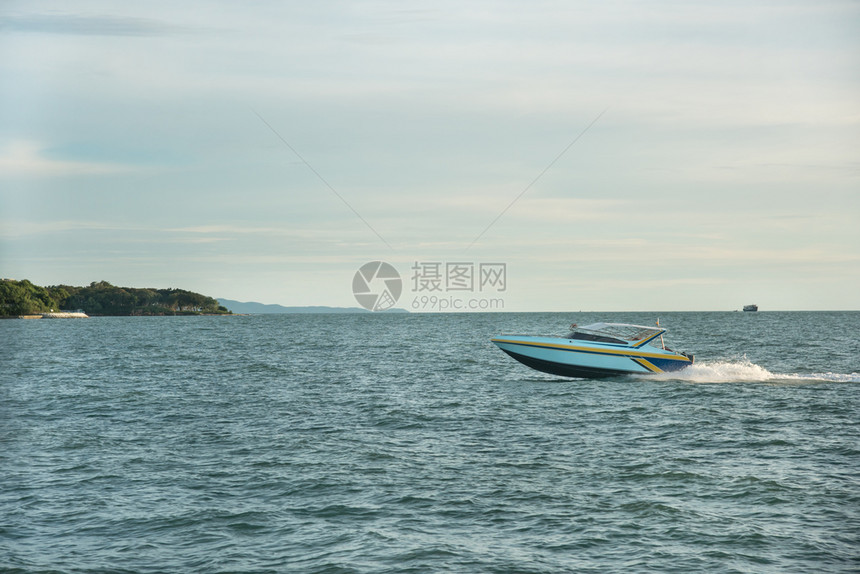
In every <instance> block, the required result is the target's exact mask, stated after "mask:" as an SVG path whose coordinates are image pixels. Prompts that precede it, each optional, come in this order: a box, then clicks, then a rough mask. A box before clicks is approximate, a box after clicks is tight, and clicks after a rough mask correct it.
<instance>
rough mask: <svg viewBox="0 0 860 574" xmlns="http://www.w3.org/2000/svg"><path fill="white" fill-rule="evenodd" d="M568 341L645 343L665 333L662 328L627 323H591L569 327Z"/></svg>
mask: <svg viewBox="0 0 860 574" xmlns="http://www.w3.org/2000/svg"><path fill="white" fill-rule="evenodd" d="M571 328H572V329H573V331H572V332H571V334H570V335H569V337H568V338H570V339H588V340H593V341H603V342H607V343H614V342H619V343H628V342H636V341H647V340H650V339H654V338H655V337H656V336H657V335H660V334H662V333H665V332H666V329H664V328H662V327H646V326H644V325H631V324H629V323H592V324H590V325H583V326H581V327H579V326H576V325H571Z"/></svg>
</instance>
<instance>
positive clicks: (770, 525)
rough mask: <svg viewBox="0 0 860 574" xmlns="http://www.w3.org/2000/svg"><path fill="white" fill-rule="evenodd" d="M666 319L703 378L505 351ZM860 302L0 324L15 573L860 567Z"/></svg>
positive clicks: (0, 397)
mask: <svg viewBox="0 0 860 574" xmlns="http://www.w3.org/2000/svg"><path fill="white" fill-rule="evenodd" d="M658 317H659V319H660V321H661V325H663V326H664V327H667V328H669V333H668V334H667V341H666V342H667V344H670V345H671V346H673V347H674V348H677V349H681V350H687V351H691V352H694V353H696V359H697V362H696V364H695V365H694V366H693V367H691V368H690V369H687V370H685V371H682V372H679V373H673V374H671V375H667V376H663V375H659V376H652V377H646V376H642V377H623V378H615V379H606V380H580V379H564V378H559V377H554V376H550V375H544V374H541V373H538V372H536V371H532V370H530V369H528V368H527V367H525V366H523V365H521V364H519V363H517V362H515V361H513V360H512V359H510V358H509V357H507V356H506V355H505V354H503V353H502V352H501V351H499V350H498V349H496V348H495V347H494V346H493V345H492V344H491V343H490V338H491V337H492V336H494V335H497V334H499V333H502V332H509V333H510V332H516V333H533V334H547V333H549V334H552V333H558V334H562V333H564V332H566V330H567V326H568V325H569V324H570V323H572V322H577V323H579V324H585V323H588V322H593V321H604V320H605V321H616V322H631V323H640V324H654V322H655V321H656V320H657V318H658ZM858 334H860V313H857V312H833V313H824V312H811V313H780V312H759V313H663V314H655V313H603V314H589V313H529V314H525V313H524V314H517V313H499V314H447V315H437V314H426V315H415V314H411V315H390V314H356V315H260V316H235V317H153V318H144V317H137V318H133V317H127V318H91V319H83V320H53V321H51V320H41V321H19V320H9V321H0V571H2V572H7V573H8V572H27V573H29V572H311V573H323V572H326V573H329V572H330V573H363V572H392V573H395V572H396V573H401V572H416V573H417V572H421V573H424V572H468V573H471V572H476V573H483V572H489V573H492V572H499V573H501V572H523V573H529V572H535V573H537V572H546V573H556V572H661V573H664V572H684V573H688V572H756V573H767V572H774V573H776V572H779V573H787V572H797V573H804V574H806V573H810V572H857V571H858V570H860V384H858V383H860V373H858V371H860V338H859V337H860V335H858Z"/></svg>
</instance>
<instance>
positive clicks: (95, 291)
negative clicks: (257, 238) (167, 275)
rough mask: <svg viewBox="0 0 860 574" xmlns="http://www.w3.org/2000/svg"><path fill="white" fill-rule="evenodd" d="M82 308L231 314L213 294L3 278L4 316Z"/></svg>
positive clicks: (0, 288) (120, 312)
mask: <svg viewBox="0 0 860 574" xmlns="http://www.w3.org/2000/svg"><path fill="white" fill-rule="evenodd" d="M52 309H53V310H55V311H57V310H59V309H82V310H83V311H84V312H86V313H87V314H88V315H118V316H126V315H200V314H207V315H209V314H230V311H228V310H227V309H226V308H224V307H222V306H221V305H219V304H218V301H216V300H215V299H213V298H212V297H207V296H205V295H201V294H200V293H194V292H192V291H185V290H184V289H138V288H134V287H117V286H115V285H111V284H110V283H108V282H107V281H97V282H96V281H94V282H92V283H90V284H89V286H87V287H72V286H69V285H55V286H50V287H40V286H38V285H33V284H32V283H31V282H30V281H27V280H26V279H24V280H21V281H15V280H14V279H0V316H6V317H9V316H12V317H14V316H18V315H31V314H38V313H45V312H48V311H50V310H52Z"/></svg>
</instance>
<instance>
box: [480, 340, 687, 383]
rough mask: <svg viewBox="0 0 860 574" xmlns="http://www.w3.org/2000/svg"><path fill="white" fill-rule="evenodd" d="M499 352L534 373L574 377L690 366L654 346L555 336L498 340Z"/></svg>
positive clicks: (683, 356) (670, 353) (679, 356)
mask: <svg viewBox="0 0 860 574" xmlns="http://www.w3.org/2000/svg"><path fill="white" fill-rule="evenodd" d="M493 343H495V344H496V346H498V347H499V348H500V349H501V350H502V351H504V352H505V353H507V354H508V355H510V356H511V357H513V358H514V359H516V360H517V361H519V362H520V363H522V364H524V365H526V366H528V367H531V368H532V369H535V370H537V371H541V372H544V373H549V374H551V375H559V376H563V377H577V378H601V377H613V376H620V375H631V374H641V375H647V374H653V373H664V372H671V371H678V370H680V369H683V368H686V367H688V366H690V365H691V364H692V363H693V360H692V359H691V358H690V357H687V356H685V355H682V354H680V353H676V352H674V351H670V350H668V349H660V348H656V347H650V346H648V347H646V348H644V349H642V348H637V347H633V346H630V345H624V344H617V345H615V344H601V343H589V342H584V341H573V340H568V339H560V338H557V337H532V336H516V337H499V338H496V339H493Z"/></svg>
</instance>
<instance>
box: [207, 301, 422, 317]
mask: <svg viewBox="0 0 860 574" xmlns="http://www.w3.org/2000/svg"><path fill="white" fill-rule="evenodd" d="M218 304H219V305H223V306H224V307H226V308H228V309H230V310H231V311H233V312H234V313H249V314H254V315H256V314H262V313H370V312H371V311H368V310H367V309H364V308H362V307H326V306H319V305H314V306H309V307H284V306H283V305H274V304H266V303H255V302H253V301H249V302H247V303H245V302H242V301H233V300H232V299H218ZM408 312H409V311H407V310H406V309H389V310H388V311H383V313H408Z"/></svg>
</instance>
